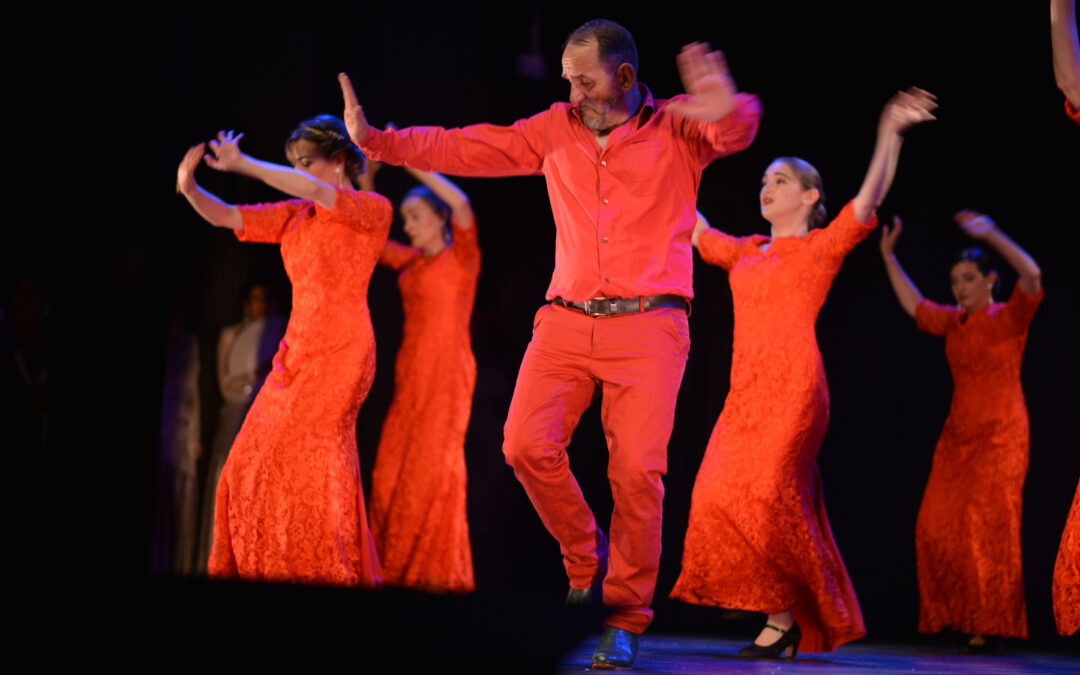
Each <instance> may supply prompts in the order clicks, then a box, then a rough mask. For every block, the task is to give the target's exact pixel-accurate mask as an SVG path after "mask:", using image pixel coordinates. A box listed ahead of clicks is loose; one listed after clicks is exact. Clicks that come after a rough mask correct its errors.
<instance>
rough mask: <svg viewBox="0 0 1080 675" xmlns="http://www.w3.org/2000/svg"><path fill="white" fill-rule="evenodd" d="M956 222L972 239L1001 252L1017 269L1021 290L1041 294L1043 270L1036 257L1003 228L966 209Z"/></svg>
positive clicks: (1017, 281)
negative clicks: (1002, 229) (1003, 230)
mask: <svg viewBox="0 0 1080 675" xmlns="http://www.w3.org/2000/svg"><path fill="white" fill-rule="evenodd" d="M954 220H956V224H957V225H959V226H960V229H962V230H963V231H964V233H965V234H967V235H968V236H969V237H971V238H972V239H978V240H979V241H983V242H986V243H987V244H989V245H990V246H993V247H994V250H995V251H997V252H998V253H1000V254H1001V257H1002V258H1004V259H1005V262H1007V263H1009V266H1010V267H1012V268H1013V269H1014V270H1016V273H1017V275H1019V278H1018V279H1017V280H1016V283H1017V284H1019V285H1020V288H1021V290H1023V291H1024V293H1027V294H1028V295H1029V296H1034V295H1038V294H1039V289H1040V288H1042V270H1040V269H1039V265H1038V264H1037V263H1036V262H1035V260H1034V258H1032V257H1031V256H1030V255H1028V253H1027V251H1025V250H1024V249H1022V248H1020V247H1019V246H1017V245H1016V242H1014V241H1013V240H1012V239H1011V238H1010V237H1009V235H1007V234H1005V233H1004V232H1002V231H1001V228H999V227H998V226H997V224H996V223H994V221H993V220H991V219H990V217H989V216H985V215H983V214H981V213H978V212H977V211H972V210H970V209H964V210H963V211H960V212H959V213H957V214H956V215H955V216H954Z"/></svg>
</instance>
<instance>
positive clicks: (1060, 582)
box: [1052, 485, 1080, 635]
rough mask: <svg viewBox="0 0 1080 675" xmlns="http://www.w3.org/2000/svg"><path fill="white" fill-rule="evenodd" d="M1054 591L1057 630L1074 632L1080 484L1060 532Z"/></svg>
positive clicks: (1078, 606)
mask: <svg viewBox="0 0 1080 675" xmlns="http://www.w3.org/2000/svg"><path fill="white" fill-rule="evenodd" d="M1052 592H1053V596H1054V621H1055V622H1057V629H1058V632H1059V633H1061V634H1062V635H1072V634H1073V633H1075V632H1076V631H1077V630H1080V485H1077V486H1076V495H1075V496H1073V503H1072V508H1071V509H1069V519H1068V520H1067V521H1065V532H1063V533H1062V535H1061V547H1060V548H1059V549H1058V554H1057V561H1056V562H1055V563H1054V582H1053V586H1052Z"/></svg>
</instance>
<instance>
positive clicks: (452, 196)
mask: <svg viewBox="0 0 1080 675" xmlns="http://www.w3.org/2000/svg"><path fill="white" fill-rule="evenodd" d="M405 170H406V171H408V172H409V174H410V175H411V176H412V177H413V178H415V179H416V180H418V181H420V182H421V183H423V184H424V185H426V186H428V187H429V188H431V191H432V192H434V193H435V195H436V196H438V198H439V199H441V200H443V201H444V202H446V205H447V206H449V207H450V214H451V215H452V216H453V218H454V222H455V223H457V226H458V227H459V228H461V229H463V230H467V229H469V228H470V227H472V226H473V225H474V224H475V222H476V218H475V216H474V215H473V210H472V204H470V203H469V197H468V195H466V194H465V193H464V192H462V190H461V188H459V187H458V186H456V185H454V184H453V183H451V182H450V181H449V180H448V179H447V178H446V176H444V175H442V174H441V173H436V172H434V171H421V170H420V169H414V168H412V167H405Z"/></svg>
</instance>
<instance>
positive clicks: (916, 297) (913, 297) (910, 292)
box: [881, 216, 922, 317]
mask: <svg viewBox="0 0 1080 675" xmlns="http://www.w3.org/2000/svg"><path fill="white" fill-rule="evenodd" d="M903 231H904V224H903V223H902V222H900V216H893V226H892V228H889V226H888V225H883V226H882V227H881V257H882V258H884V259H885V271H886V272H888V274H889V283H891V284H892V288H893V292H894V293H896V299H897V300H899V301H900V306H901V307H903V308H904V311H905V312H907V313H908V316H911V317H914V316H915V308H916V307H918V306H919V303H920V302H922V293H920V292H919V289H918V287H916V286H915V284H914V283H912V281H911V279H910V278H909V277H908V275H907V274H906V273H905V272H904V268H903V267H901V266H900V261H899V260H897V259H896V254H895V253H894V252H893V250H894V249H895V248H896V240H897V239H899V238H900V233H901V232H903Z"/></svg>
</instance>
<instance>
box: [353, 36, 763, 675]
mask: <svg viewBox="0 0 1080 675" xmlns="http://www.w3.org/2000/svg"><path fill="white" fill-rule="evenodd" d="M678 63H679V71H680V74H681V76H682V79H683V84H684V86H685V88H686V91H687V94H688V95H680V96H676V97H675V98H673V99H669V100H654V99H653V97H652V94H651V92H650V91H649V90H648V88H647V87H645V86H644V85H643V84H641V83H639V82H638V81H637V76H636V73H637V48H636V46H635V45H634V40H633V38H632V37H631V36H630V33H629V32H628V31H627V30H626V29H625V28H623V27H622V26H619V25H618V24H616V23H613V22H611V21H606V20H601V19H598V20H594V21H590V22H588V23H586V24H584V25H583V26H581V27H580V28H578V29H577V30H575V31H574V32H573V33H571V35H570V37H569V38H568V39H567V42H566V46H565V48H564V50H563V57H562V68H563V77H564V78H565V79H566V80H568V81H569V82H570V102H569V103H555V104H553V105H552V106H551V107H550V108H549V109H548V110H545V111H543V112H541V113H538V114H536V115H533V116H532V117H530V118H528V119H523V120H519V121H518V122H516V123H514V124H512V125H510V126H505V127H504V126H495V125H490V124H478V125H473V126H468V127H464V128H460V129H449V130H447V129H441V128H438V127H414V128H410V129H401V130H397V131H395V130H386V131H379V130H377V129H373V128H371V127H370V126H369V125H368V123H367V120H366V119H365V117H364V113H363V109H362V108H361V107H360V105H359V102H358V101H357V99H356V95H355V93H354V92H353V88H352V85H351V83H350V82H349V79H348V77H347V76H346V75H345V74H344V73H343V74H341V75H340V76H339V79H340V80H341V85H342V93H343V95H344V97H345V115H344V117H345V120H346V124H347V125H348V127H349V133H350V135H351V136H352V138H353V140H354V141H355V142H356V143H357V145H359V146H360V147H361V149H363V151H364V152H365V153H366V154H367V155H368V156H369V157H371V158H372V159H375V160H381V161H384V162H387V163H390V164H404V165H408V166H411V167H415V168H418V169H421V170H425V171H440V172H443V173H448V174H452V175H458V176H521V175H543V176H544V177H545V179H546V180H547V187H548V195H549V197H550V199H551V209H552V212H553V215H554V220H555V227H556V239H555V271H554V273H553V274H552V278H551V285H550V286H549V287H548V291H547V299H548V300H549V301H550V302H549V304H546V305H544V306H543V307H541V308H540V310H539V311H538V312H537V314H536V318H535V320H534V324H533V338H532V341H531V342H530V343H529V347H528V350H527V351H526V354H525V357H524V359H523V360H522V363H521V370H520V371H519V373H518V380H517V385H516V387H515V390H514V397H513V400H512V402H511V404H510V411H509V413H508V416H507V420H506V426H505V429H504V431H505V441H504V445H503V452H504V454H505V455H506V460H507V462H508V463H509V464H510V465H511V466H512V467H513V468H514V472H515V474H516V475H517V477H518V480H519V481H520V482H521V484H522V486H523V487H524V488H525V491H526V492H527V493H528V495H529V498H530V499H531V500H532V503H533V506H534V507H535V508H536V510H537V513H538V514H539V515H540V518H541V520H542V521H543V523H544V525H545V527H547V529H548V531H549V532H551V534H552V535H553V536H554V537H555V538H556V539H557V540H558V542H559V545H560V548H561V550H562V554H563V561H564V565H565V567H566V571H567V575H568V576H569V579H570V592H569V594H568V595H567V602H585V601H587V600H589V599H590V597H591V595H592V593H593V587H594V586H595V585H596V584H598V583H599V582H600V581H601V580H602V581H603V590H602V597H603V603H604V604H605V605H606V606H610V607H612V608H614V611H613V613H612V614H611V615H610V616H609V617H608V619H607V620H606V621H605V627H604V631H603V634H602V636H601V639H600V644H599V645H598V646H597V649H596V652H595V653H594V655H593V662H592V664H593V667H597V668H613V667H630V666H631V665H632V664H633V661H634V657H635V655H636V653H637V638H638V635H639V634H640V633H641V632H642V631H644V630H645V628H646V627H647V626H648V625H649V622H650V621H651V620H652V610H651V609H649V605H650V603H651V602H652V595H653V591H654V588H655V585H656V574H657V568H658V566H659V562H660V543H661V540H660V526H661V513H662V505H663V496H664V486H663V482H662V480H661V477H662V476H663V475H664V473H665V472H666V470H667V443H668V439H669V438H670V436H671V427H672V423H673V420H674V413H675V399H676V396H677V394H678V391H679V384H680V383H681V381H682V375H683V370H684V368H685V366H686V357H687V354H688V352H689V349H690V337H689V331H688V328H687V308H688V306H689V299H690V298H691V297H692V296H693V288H692V282H693V258H692V253H691V247H690V235H691V234H692V232H693V229H694V224H695V223H696V221H697V214H696V210H695V205H696V203H697V189H698V184H699V183H700V180H701V172H702V170H703V169H704V168H705V167H706V166H707V165H708V164H709V163H710V162H711V161H712V160H714V159H716V158H717V157H721V156H724V155H727V154H731V153H734V152H738V151H739V150H742V149H743V148H745V147H747V146H748V145H749V144H750V142H751V141H752V140H753V138H754V134H755V133H756V132H757V125H758V118H759V117H760V115H761V106H760V103H759V102H758V99H757V98H756V97H755V96H753V95H749V94H740V93H737V92H736V89H735V84H734V82H733V81H732V79H731V76H730V75H729V74H728V71H727V66H726V64H725V62H724V59H723V56H722V55H721V54H720V52H712V53H710V52H709V49H708V46H707V45H702V44H693V45H689V46H687V47H685V48H684V49H683V51H682V53H681V54H680V55H679V59H678ZM597 386H599V387H601V390H602V393H603V403H602V407H601V420H602V422H603V425H604V431H605V435H606V437H607V440H608V450H609V454H610V458H609V462H608V477H609V479H610V481H611V492H612V497H613V500H614V506H615V508H614V511H613V513H612V517H611V531H610V537H611V545H610V555H609V547H608V542H607V540H606V539H605V537H604V534H603V532H601V531H600V530H599V529H598V528H597V525H596V520H595V518H594V517H593V514H592V511H591V510H590V509H589V507H588V505H587V504H586V503H585V500H584V498H583V496H582V494H581V489H580V487H579V486H578V483H577V481H576V480H575V479H574V476H573V474H572V473H571V472H570V469H569V462H568V460H567V457H566V453H565V448H566V445H567V444H568V443H569V440H570V434H571V433H572V432H573V430H574V427H575V426H577V422H578V419H579V418H580V417H581V414H582V413H583V412H584V411H585V409H586V408H587V407H588V406H589V404H590V403H591V401H592V398H593V394H594V392H595V389H596V387H597Z"/></svg>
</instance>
